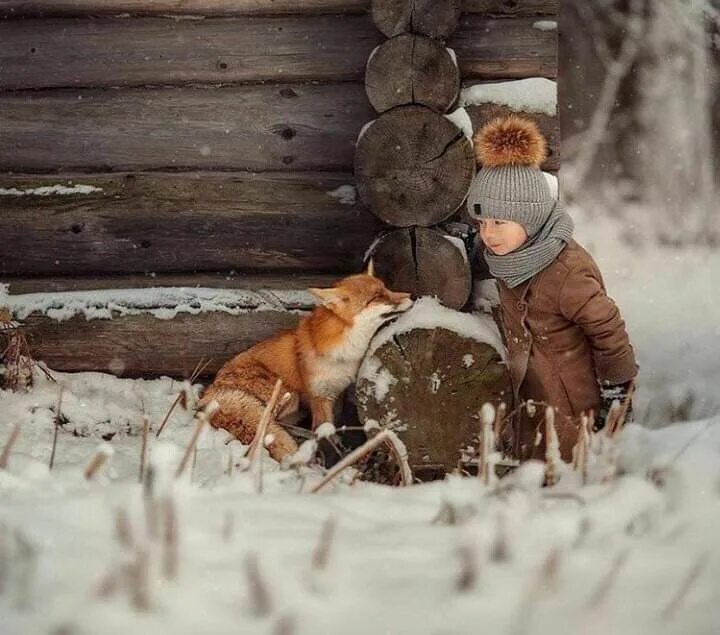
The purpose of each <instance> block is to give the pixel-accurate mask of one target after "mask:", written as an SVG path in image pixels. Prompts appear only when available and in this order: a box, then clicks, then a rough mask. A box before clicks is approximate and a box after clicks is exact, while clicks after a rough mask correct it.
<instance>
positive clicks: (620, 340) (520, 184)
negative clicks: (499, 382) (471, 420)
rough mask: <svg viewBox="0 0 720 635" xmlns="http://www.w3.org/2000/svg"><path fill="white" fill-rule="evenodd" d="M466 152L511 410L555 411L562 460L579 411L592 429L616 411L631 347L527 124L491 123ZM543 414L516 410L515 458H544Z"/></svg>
mask: <svg viewBox="0 0 720 635" xmlns="http://www.w3.org/2000/svg"><path fill="white" fill-rule="evenodd" d="M474 145H475V154H476V158H477V159H478V162H479V164H481V166H482V168H481V169H480V170H479V172H478V173H477V175H476V176H475V179H474V180H473V183H472V186H471V188H470V193H469V195H468V199H467V209H468V213H469V214H470V216H471V218H472V219H473V220H474V222H475V224H476V226H477V228H478V231H479V235H480V239H481V240H482V243H483V245H484V249H483V250H482V251H483V255H484V257H485V261H486V263H487V267H488V269H489V271H490V274H491V275H492V276H493V277H494V278H496V280H497V284H498V290H499V295H500V308H501V317H502V326H503V331H504V336H505V340H506V344H507V348H508V363H509V367H510V374H511V377H512V382H513V390H514V393H515V398H516V405H517V403H520V401H522V400H528V399H533V400H535V401H541V402H545V403H547V404H550V405H552V406H553V407H554V408H555V410H556V414H555V422H556V424H555V425H556V429H557V432H558V436H559V439H560V452H561V455H562V457H563V459H564V460H566V461H567V460H570V459H571V458H572V448H573V446H574V445H575V443H576V442H577V438H578V435H577V432H578V427H579V421H580V415H581V413H583V412H586V413H587V412H589V411H590V410H591V409H592V410H593V411H594V413H595V417H596V418H595V424H596V429H599V428H602V427H603V426H604V425H605V420H606V418H607V415H608V411H609V408H610V406H611V404H612V402H613V400H615V399H618V400H620V402H621V403H624V400H625V398H626V397H627V395H628V389H629V386H630V382H631V381H632V380H633V379H634V378H635V376H636V375H637V370H638V366H637V364H636V362H635V355H634V352H633V348H632V345H631V344H630V340H629V338H628V334H627V331H626V330H625V323H624V322H623V319H622V317H621V316H620V312H619V311H618V308H617V306H616V305H615V303H614V302H613V301H612V300H611V299H610V298H609V297H608V296H607V295H606V291H605V285H604V283H603V279H602V276H601V274H600V271H599V269H598V267H597V265H596V264H595V261H594V260H593V258H592V257H591V256H590V254H589V253H588V252H587V251H585V249H583V247H581V246H580V245H579V244H578V243H577V242H575V240H573V238H572V235H573V227H574V225H573V221H572V219H571V218H570V216H569V215H568V214H567V212H566V211H565V210H564V208H563V207H562V205H561V203H560V202H559V201H557V200H555V199H554V197H553V196H552V195H551V193H550V188H549V186H548V183H547V181H546V179H545V176H544V174H543V173H542V171H541V170H540V165H541V163H542V162H543V161H544V159H545V156H546V143H545V139H544V138H543V136H542V135H541V134H540V132H539V131H538V129H537V126H536V125H535V124H534V123H533V122H532V121H530V120H527V119H522V118H519V117H515V116H511V117H506V118H500V119H495V120H494V121H491V122H490V123H488V124H487V125H486V126H485V127H483V128H482V130H480V131H479V132H478V133H477V134H476V135H475V138H474ZM544 410H545V408H544V407H542V406H539V407H538V408H537V411H536V413H535V415H534V416H533V414H532V413H527V412H526V411H525V410H524V409H523V410H522V413H523V414H522V416H521V417H519V418H518V419H517V420H516V423H515V429H514V437H515V438H514V442H513V446H514V447H513V452H514V454H515V455H516V457H517V458H519V459H522V460H524V459H528V458H542V457H543V456H544V453H545V447H544V443H540V442H539V441H540V439H541V436H540V435H541V434H543V428H544V426H543V425H542V423H543V418H544ZM628 414H629V408H628ZM626 420H627V418H626Z"/></svg>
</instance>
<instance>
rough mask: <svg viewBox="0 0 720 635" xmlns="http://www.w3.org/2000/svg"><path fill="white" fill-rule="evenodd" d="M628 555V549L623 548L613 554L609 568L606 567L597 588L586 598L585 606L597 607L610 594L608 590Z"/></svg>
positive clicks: (610, 588)
mask: <svg viewBox="0 0 720 635" xmlns="http://www.w3.org/2000/svg"><path fill="white" fill-rule="evenodd" d="M629 555H630V551H629V550H628V549H625V550H623V551H621V552H620V553H619V554H617V555H616V556H615V559H614V560H613V562H612V565H611V566H610V569H608V572H607V573H606V574H605V575H604V576H603V578H602V580H600V582H599V584H598V585H597V588H596V589H595V591H594V593H593V594H592V595H591V596H590V599H589V600H588V603H587V607H588V608H589V609H597V608H599V607H600V606H601V605H602V604H603V602H604V601H605V599H606V598H607V596H608V595H609V594H610V591H611V590H612V588H613V586H614V584H615V580H617V577H618V575H619V574H620V570H621V569H622V568H623V566H624V565H625V563H626V562H627V559H628V556H629Z"/></svg>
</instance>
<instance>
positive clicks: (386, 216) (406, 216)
mask: <svg viewBox="0 0 720 635" xmlns="http://www.w3.org/2000/svg"><path fill="white" fill-rule="evenodd" d="M474 176H475V158H474V156H473V151H472V145H471V143H470V140H469V139H468V138H467V137H466V136H465V135H464V134H463V132H462V130H460V128H458V127H457V126H456V125H455V124H454V123H453V122H451V121H450V120H449V119H447V118H446V117H445V116H443V115H441V114H439V113H436V112H433V111H432V110H430V109H429V108H426V107H424V106H400V107H398V108H394V109H393V110H391V111H389V112H386V113H384V114H382V115H380V117H378V118H377V119H376V120H375V121H374V122H373V123H372V125H370V126H369V127H368V128H367V129H366V130H365V132H364V133H363V134H361V136H360V139H359V140H358V142H357V151H356V153H355V180H356V184H357V188H358V193H359V194H360V197H361V199H362V200H363V202H364V203H365V205H367V206H368V208H369V209H370V210H371V211H372V212H373V213H374V214H375V215H376V216H378V217H379V218H381V219H382V220H384V221H385V222H386V223H389V224H390V225H394V226H396V227H410V226H411V225H421V226H424V227H427V226H429V225H434V224H436V223H439V222H442V221H444V220H445V219H447V218H448V217H449V216H451V215H452V214H453V213H454V212H455V211H456V210H457V209H458V208H459V207H460V205H461V204H462V202H463V200H464V199H465V197H466V196H467V193H468V190H469V189H470V184H471V182H472V179H473V177H474Z"/></svg>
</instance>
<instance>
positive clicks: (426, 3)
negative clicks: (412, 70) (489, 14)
mask: <svg viewBox="0 0 720 635" xmlns="http://www.w3.org/2000/svg"><path fill="white" fill-rule="evenodd" d="M461 11H462V2H461V0H373V2H372V17H373V21H374V22H375V26H377V28H378V29H380V31H382V33H383V35H385V36H387V37H394V36H396V35H399V34H400V33H408V32H409V33H420V34H422V35H426V36H428V37H431V38H435V39H445V38H447V37H448V36H449V35H450V34H451V33H452V32H453V31H454V30H455V29H456V28H457V25H458V22H459V21H460V13H461Z"/></svg>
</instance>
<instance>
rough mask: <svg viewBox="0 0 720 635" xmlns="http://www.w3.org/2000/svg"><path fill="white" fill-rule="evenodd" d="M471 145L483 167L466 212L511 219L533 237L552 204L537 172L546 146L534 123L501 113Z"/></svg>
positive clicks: (539, 172)
mask: <svg viewBox="0 0 720 635" xmlns="http://www.w3.org/2000/svg"><path fill="white" fill-rule="evenodd" d="M473 144H474V148H475V158H476V160H477V162H478V164H479V165H481V166H482V167H481V169H480V170H479V171H478V173H477V174H476V175H475V178H474V179H473V182H472V185H471V186H470V192H469V193H468V197H467V211H468V214H469V215H470V217H471V218H496V219H499V220H511V221H515V222H516V223H520V224H521V225H522V226H523V227H524V228H525V231H526V232H527V234H528V236H529V237H532V236H533V235H535V234H536V233H537V232H538V231H539V230H540V228H541V227H542V226H543V224H544V223H545V221H546V220H547V219H548V217H549V216H550V213H551V212H552V210H553V206H554V205H555V203H556V201H555V199H554V198H553V196H552V194H551V192H550V187H549V185H548V183H547V180H546V179H545V175H544V174H543V173H542V171H541V170H540V164H541V163H542V162H543V161H544V160H545V157H546V156H547V146H546V143H545V138H544V137H543V136H542V134H541V133H540V131H539V130H538V127H537V125H536V124H535V122H533V121H531V120H529V119H524V118H522V117H518V116H516V115H510V116H508V117H499V118H497V119H494V120H492V121H490V122H489V123H488V124H486V125H485V126H483V127H482V129H481V130H480V131H479V132H477V133H476V134H475V136H474V137H473Z"/></svg>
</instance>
